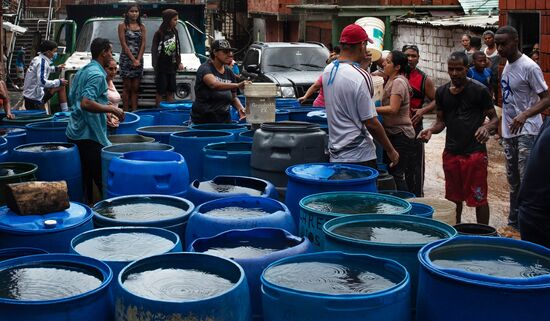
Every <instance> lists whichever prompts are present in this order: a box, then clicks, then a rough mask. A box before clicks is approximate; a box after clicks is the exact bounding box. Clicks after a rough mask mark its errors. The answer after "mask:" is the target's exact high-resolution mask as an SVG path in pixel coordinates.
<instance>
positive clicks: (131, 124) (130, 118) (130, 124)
mask: <svg viewBox="0 0 550 321" xmlns="http://www.w3.org/2000/svg"><path fill="white" fill-rule="evenodd" d="M139 127H141V118H140V116H139V115H137V114H134V113H130V112H126V113H124V121H122V122H120V124H119V125H118V127H117V128H116V129H115V134H117V135H121V134H135V133H136V130H137V129H138V128H139Z"/></svg>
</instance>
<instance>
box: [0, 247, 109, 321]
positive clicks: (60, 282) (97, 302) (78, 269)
mask: <svg viewBox="0 0 550 321" xmlns="http://www.w3.org/2000/svg"><path fill="white" fill-rule="evenodd" d="M40 268H42V269H45V268H47V269H49V270H50V271H48V272H50V274H49V275H44V278H43V279H42V280H39V283H34V284H32V285H33V286H36V287H38V288H39V289H40V292H41V293H40V296H41V297H46V296H48V295H51V293H56V294H57V295H59V294H60V292H61V291H63V290H65V291H69V289H70V290H71V291H73V293H79V292H78V291H83V293H80V294H69V296H66V297H62V298H55V299H38V300H37V299H20V300H17V299H12V298H7V297H2V298H0V310H1V311H2V315H1V316H0V319H2V320H25V321H44V320H48V321H65V320H79V321H97V320H112V319H113V317H114V315H113V311H114V300H113V297H112V295H111V294H110V291H109V285H110V283H111V281H112V280H113V272H112V271H111V269H110V268H109V267H108V266H107V265H106V264H105V263H103V262H100V261H98V260H95V259H92V258H89V257H84V256H78V255H71V254H41V255H31V256H24V257H19V258H15V259H11V260H6V261H3V262H0V274H4V275H5V274H6V273H10V272H9V271H10V270H13V269H16V270H17V269H29V270H38V269H40ZM63 270H67V271H70V272H69V273H73V274H72V275H71V276H70V278H71V280H70V282H68V276H66V275H65V274H63V273H61V271H63ZM42 273H44V272H42ZM77 273H78V276H75V274H77ZM32 275H33V273H28V274H26V275H25V276H26V277H27V278H30V277H32ZM63 276H64V277H63ZM34 278H35V279H36V278H37V277H36V276H35V277H34ZM81 278H83V279H82V280H81ZM89 279H95V282H96V283H97V284H94V283H91V282H90V281H89ZM35 281H36V280H35ZM86 281H88V282H86ZM27 282H30V280H29V281H27ZM83 284H86V285H87V288H82V286H83ZM95 285H97V286H96V287H94V286H95ZM88 288H89V290H88ZM28 291H32V289H30V290H28ZM36 292H38V291H37V290H35V291H34V292H31V294H32V295H34V294H35V293H36ZM63 293H67V292H63ZM69 293H70V292H69ZM31 294H28V295H29V296H30V295H31ZM61 294H62V293H61Z"/></svg>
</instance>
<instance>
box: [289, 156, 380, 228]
mask: <svg viewBox="0 0 550 321" xmlns="http://www.w3.org/2000/svg"><path fill="white" fill-rule="evenodd" d="M285 172H286V175H287V177H288V185H287V192H286V196H285V204H286V206H288V208H289V209H290V212H291V213H292V216H293V217H294V220H295V221H296V223H297V224H298V220H299V218H300V205H299V203H300V200H301V199H302V198H304V197H306V196H308V195H311V194H316V193H323V192H336V191H358V192H376V191H377V188H376V178H377V177H378V171H377V170H375V169H373V168H370V167H366V166H361V165H352V164H338V163H313V164H300V165H294V166H290V167H289V168H287V169H286V171H285Z"/></svg>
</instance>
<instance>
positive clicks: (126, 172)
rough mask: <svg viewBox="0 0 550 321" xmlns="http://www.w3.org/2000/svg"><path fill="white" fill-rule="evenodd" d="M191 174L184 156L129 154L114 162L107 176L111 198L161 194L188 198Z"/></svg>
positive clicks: (163, 153) (149, 153) (168, 153)
mask: <svg viewBox="0 0 550 321" xmlns="http://www.w3.org/2000/svg"><path fill="white" fill-rule="evenodd" d="M188 186H189V171H188V169H187V164H186V163H185V159H184V158H183V156H181V155H180V154H178V153H176V152H169V151H150V150H148V151H138V152H128V153H125V154H123V155H122V156H121V157H117V158H113V159H111V164H110V165H109V172H108V174H107V195H106V197H107V198H111V197H116V196H123V195H136V194H161V195H173V196H182V197H183V196H184V195H185V193H186V192H187V188H188Z"/></svg>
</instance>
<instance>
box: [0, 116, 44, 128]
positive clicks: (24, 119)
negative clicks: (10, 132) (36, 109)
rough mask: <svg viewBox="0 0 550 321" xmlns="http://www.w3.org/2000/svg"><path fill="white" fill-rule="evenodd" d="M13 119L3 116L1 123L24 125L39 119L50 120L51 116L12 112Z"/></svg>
mask: <svg viewBox="0 0 550 321" xmlns="http://www.w3.org/2000/svg"><path fill="white" fill-rule="evenodd" d="M14 115H15V119H8V118H7V117H4V118H3V119H2V123H3V124H4V125H15V126H25V125H27V124H31V123H36V122H41V121H50V120H52V119H53V116H49V115H46V114H45V113H43V114H37V113H35V114H23V115H18V114H14Z"/></svg>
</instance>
